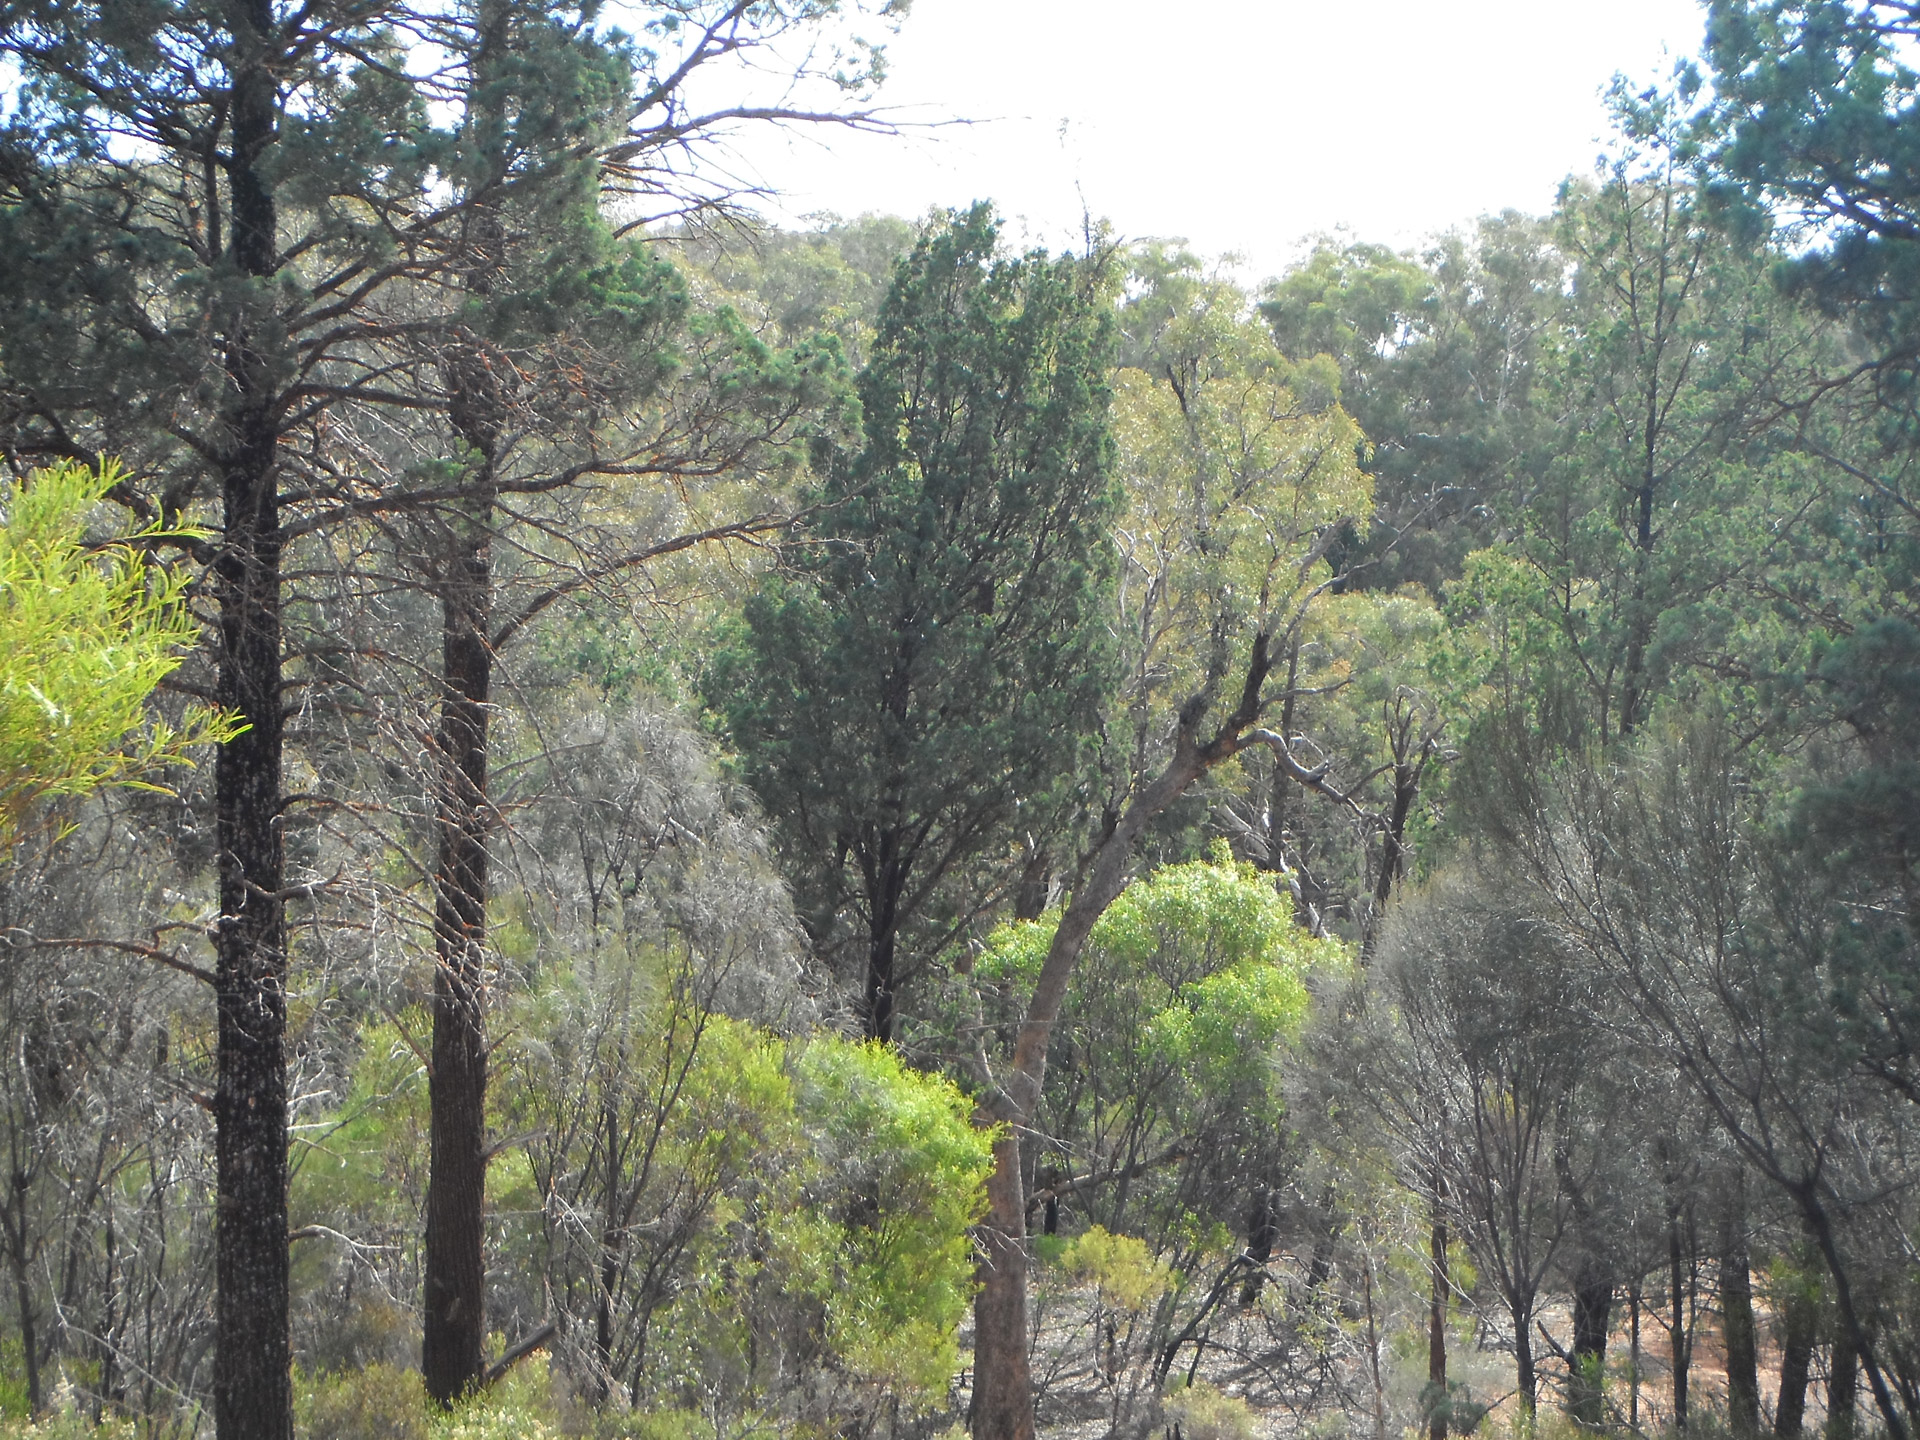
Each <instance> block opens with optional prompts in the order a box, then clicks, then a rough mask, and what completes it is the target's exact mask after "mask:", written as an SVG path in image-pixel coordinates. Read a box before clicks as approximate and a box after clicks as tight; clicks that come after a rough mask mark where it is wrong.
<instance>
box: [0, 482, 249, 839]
mask: <svg viewBox="0 0 1920 1440" xmlns="http://www.w3.org/2000/svg"><path fill="white" fill-rule="evenodd" d="M119 478H120V475H119V471H118V470H117V469H116V468H115V467H113V466H111V465H109V466H106V467H103V468H102V469H101V470H100V471H99V472H97V473H96V472H94V471H91V470H87V469H85V468H83V467H81V466H77V465H70V464H63V465H57V466H55V467H53V468H52V469H48V470H37V471H35V472H34V473H33V474H32V475H31V476H30V477H29V478H28V480H27V481H26V483H25V484H23V485H20V486H18V487H16V488H15V489H13V490H12V491H11V492H10V493H7V494H5V495H4V497H3V498H0V506H4V511H5V524H4V525H0V847H4V846H5V845H7V844H8V843H10V842H11V840H12V839H13V837H14V836H15V835H16V834H17V833H18V831H19V827H20V825H21V823H22V820H23V819H24V817H25V814H26V812H27V811H28V810H29V809H30V808H31V807H32V806H33V805H34V804H35V802H37V801H39V800H41V799H43V798H45V797H48V796H54V795H82V794H85V793H87V792H88V791H91V790H94V789H97V788H98V787H100V786H102V785H111V784H138V783H142V777H143V776H148V775H151V774H152V773H153V772H154V771H155V770H156V769H158V768H159V767H161V766H163V765H168V764H173V763H178V762H180V761H182V760H184V759H185V753H186V751H187V750H188V749H190V748H191V747H193V746H195V745H200V744H205V743H208V742H211V741H217V740H220V739H224V738H226V737H228V736H230V735H231V734H233V733H234V727H233V725H232V724H231V723H230V722H228V721H227V720H225V719H223V718H222V717H220V716H219V715H217V714H215V713H213V712H210V711H206V710H196V711H194V712H192V713H191V714H190V715H189V717H188V719H187V721H186V723H185V725H184V727H183V728H182V729H179V730H175V729H173V728H171V727H170V726H167V725H165V724H162V723H159V722H157V721H150V720H148V719H147V717H146V700H147V697H148V696H149V695H150V694H152V693H153V689H154V687H155V686H156V685H158V684H159V683H160V681H161V680H163V679H164V678H166V676H167V675H168V674H169V673H171V672H172V671H173V669H174V668H175V667H176V666H178V665H179V664H180V660H181V657H182V655H183V654H184V652H185V651H186V650H188V649H189V648H191V647H192V645H193V643H194V641H195V640H196V638H197V637H198V634H199V628H198V626H197V624H196V623H195V621H194V619H193V616H192V615H191V614H190V613H189V612H188V610H187V608H186V606H185V604H184V603H183V602H182V592H183V590H184V588H185V586H186V584H187V581H188V579H189V578H190V577H188V576H187V575H186V574H184V573H183V572H180V571H177V570H168V569H164V568H161V567H159V566H155V565H152V564H149V563H148V562H147V561H146V559H145V558H144V556H143V555H142V553H141V551H140V550H139V549H137V548H136V543H137V542H140V541H149V540H154V539H158V538H161V537H162V535H163V534H164V533H166V532H163V531H162V530H161V529H160V528H159V527H157V526H149V527H147V528H145V529H140V530H135V531H132V532H129V533H123V534H120V535H117V536H116V537H115V538H114V540H113V542H112V543H109V544H105V545H91V546H90V545H89V544H88V542H87V533H86V531H87V521H88V517H89V516H90V515H91V513H92V512H93V510H94V509H95V507H96V506H98V505H99V503H100V501H101V498H102V497H103V496H104V495H105V494H106V492H107V491H108V490H109V489H111V488H112V487H113V486H114V485H115V484H116V483H117V482H118V480H119ZM176 533H177V532H176ZM129 737H131V738H129Z"/></svg>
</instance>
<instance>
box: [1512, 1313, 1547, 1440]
mask: <svg viewBox="0 0 1920 1440" xmlns="http://www.w3.org/2000/svg"><path fill="white" fill-rule="evenodd" d="M1512 1315H1513V1384H1514V1391H1515V1393H1516V1395H1517V1397H1518V1399H1519V1401H1520V1419H1521V1423H1522V1424H1524V1425H1527V1426H1531V1425H1532V1424H1533V1417H1534V1415H1535V1413H1536V1412H1537V1411H1538V1410H1539V1408H1540V1381H1539V1378H1538V1377H1537V1376H1536V1375H1535V1373H1534V1369H1533V1335H1532V1333H1531V1327H1532V1325H1533V1297H1532V1296H1531V1295H1528V1296H1525V1297H1523V1298H1522V1299H1518V1300H1516V1301H1515V1302H1514V1305H1513V1308H1512Z"/></svg>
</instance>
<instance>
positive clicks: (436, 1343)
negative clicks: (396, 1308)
mask: <svg viewBox="0 0 1920 1440" xmlns="http://www.w3.org/2000/svg"><path fill="white" fill-rule="evenodd" d="M472 529H473V531H474V532H475V533H471V534H469V535H468V536H466V537H465V538H464V539H463V540H462V542H461V543H460V544H459V545H458V553H457V554H456V556H455V557H454V561H453V564H452V566H451V567H450V573H449V574H447V575H446V576H444V577H443V579H442V584H443V587H444V590H443V594H442V598H441V605H442V619H443V627H444V629H443V636H442V649H443V664H444V671H443V683H444V685H445V687H446V694H445V696H444V698H443V700H442V702H441V712H440V725H439V732H438V736H437V744H438V748H439V751H440V754H439V760H440V767H441V772H442V773H441V777H440V784H439V801H438V809H439V817H438V819H439V832H440V833H439V859H438V863H437V866H436V870H435V887H434V888H435V896H434V945H435V951H436V960H437V963H436V965H435V968H434V985H433V1076H432V1086H431V1097H430V1102H429V1109H430V1118H429V1123H428V1129H429V1137H430V1144H431V1147H432V1168H431V1171H430V1172H429V1175H430V1178H429V1180H428V1184H427V1234H426V1265H425V1276H424V1292H425V1293H424V1295H423V1297H422V1301H423V1304H422V1333H421V1348H420V1370H421V1376H422V1378H423V1379H424V1380H425V1381H426V1386H427V1393H428V1394H429V1395H430V1396H431V1397H432V1398H433V1399H434V1400H435V1401H436V1402H438V1403H439V1404H442V1405H446V1404H450V1403H451V1402H452V1401H454V1400H456V1399H458V1398H459V1397H460V1396H461V1395H462V1394H463V1393H465V1392H466V1391H468V1390H470V1389H472V1388H473V1387H474V1386H475V1385H477V1384H478V1383H479V1382H480V1377H481V1375H482V1374H483V1373H484V1371H485V1361H484V1354H483V1346H484V1343H485V1340H486V1291H485V1283H486V1261H485V1213H484V1211H485V1205H484V1198H485V1194H486V1179H487V1162H486V1149H487V1144H486V1100H487V1034H486V1014H485V984H486V976H485V961H486V943H487V878H488V877H487V818H488V803H487V695H488V690H489V686H490V683H491V675H492V655H491V651H490V649H489V646H488V642H487V615H488V596H489V589H490V585H491V576H490V573H489V571H490V567H489V551H488V544H487V537H486V530H485V528H484V527H483V526H481V525H478V524H476V525H474V526H473V527H472Z"/></svg>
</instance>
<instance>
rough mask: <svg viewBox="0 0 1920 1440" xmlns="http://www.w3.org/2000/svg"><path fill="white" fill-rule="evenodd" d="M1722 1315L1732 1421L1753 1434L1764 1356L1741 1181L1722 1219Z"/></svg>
mask: <svg viewBox="0 0 1920 1440" xmlns="http://www.w3.org/2000/svg"><path fill="white" fill-rule="evenodd" d="M1720 1315H1721V1328H1722V1332H1723V1334H1724V1336H1725V1339H1726V1347H1727V1423H1728V1425H1729V1427H1730V1428H1731V1429H1732V1431H1733V1433H1734V1435H1736V1436H1739V1437H1750V1436H1753V1435H1757V1434H1758V1433H1759V1431H1760V1378H1759V1355H1758V1353H1757V1345H1756V1338H1755V1334H1754V1324H1753V1276H1752V1273H1751V1271H1750V1270H1749V1269H1748V1266H1747V1207H1746V1189H1745V1186H1744V1185H1742V1184H1741V1183H1740V1182H1739V1181H1738V1180H1736V1181H1735V1183H1734V1187H1733V1194H1732V1195H1731V1197H1729V1199H1728V1201H1727V1203H1726V1209H1725V1210H1724V1212H1723V1213H1722V1218H1721V1229H1720Z"/></svg>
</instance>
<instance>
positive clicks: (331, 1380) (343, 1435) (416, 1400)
mask: <svg viewBox="0 0 1920 1440" xmlns="http://www.w3.org/2000/svg"><path fill="white" fill-rule="evenodd" d="M294 1419H295V1422H296V1424H298V1426H299V1428H300V1433H301V1434H302V1435H304V1436H306V1437H308V1440H429V1436H431V1435H433V1434H434V1433H435V1432H436V1430H438V1429H439V1428H440V1427H437V1426H433V1425H431V1424H430V1423H429V1419H428V1410H427V1391H426V1387H425V1386H424V1385H422V1384H421V1383H420V1375H419V1372H418V1371H414V1370H400V1369H396V1368H395V1367H394V1366H391V1365H383V1364H373V1365H367V1366H364V1367H362V1368H358V1369H353V1370H347V1371H343V1372H341V1373H339V1374H334V1375H320V1376H314V1377H306V1378H305V1383H302V1384H299V1385H297V1386H296V1389H295V1397H294Z"/></svg>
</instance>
